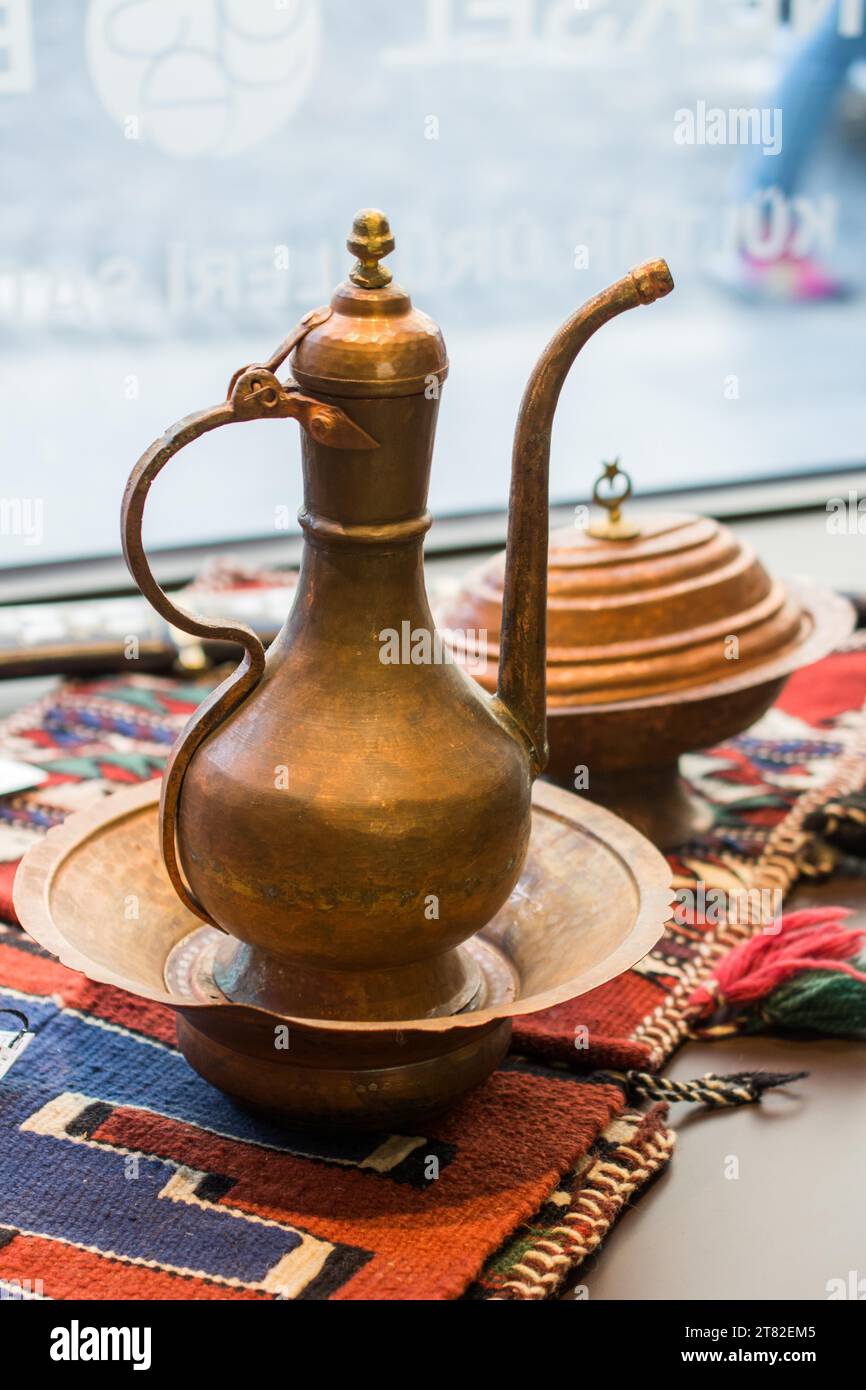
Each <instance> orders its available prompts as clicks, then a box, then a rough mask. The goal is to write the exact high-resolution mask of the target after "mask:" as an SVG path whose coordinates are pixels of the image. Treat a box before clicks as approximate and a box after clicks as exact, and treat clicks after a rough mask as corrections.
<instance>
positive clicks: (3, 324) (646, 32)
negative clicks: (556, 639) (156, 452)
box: [0, 0, 866, 564]
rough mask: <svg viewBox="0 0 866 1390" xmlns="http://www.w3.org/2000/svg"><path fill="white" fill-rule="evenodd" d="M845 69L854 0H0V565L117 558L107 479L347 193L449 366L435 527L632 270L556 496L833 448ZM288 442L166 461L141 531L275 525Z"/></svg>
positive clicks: (840, 394)
mask: <svg viewBox="0 0 866 1390" xmlns="http://www.w3.org/2000/svg"><path fill="white" fill-rule="evenodd" d="M864 60H866V40H864V4H863V0H830V3H820V2H819V0H801V2H800V3H795V0H791V3H790V4H788V3H784V2H783V0H767V2H766V3H757V2H756V3H748V0H401V3H399V4H396V3H394V2H393V0H364V3H363V4H360V5H355V4H347V3H346V0H0V142H2V143H0V171H2V187H3V213H2V221H0V397H2V399H0V422H2V424H0V429H2V450H3V484H2V493H3V496H2V516H0V523H2V524H0V532H2V534H0V555H2V560H3V562H4V563H6V564H21V563H25V562H34V563H37V562H41V561H44V560H48V559H54V558H59V557H66V556H72V555H97V554H107V553H113V552H115V551H116V550H117V549H118V520H117V514H118V507H119V500H120V495H121V493H122V489H123V484H124V482H125V479H126V476H127V474H128V472H129V470H130V468H131V466H132V464H133V463H134V462H135V459H136V458H137V456H138V455H139V454H140V453H141V452H142V451H143V450H144V448H145V447H146V446H147V445H148V444H149V443H150V441H151V440H152V439H153V438H154V437H155V436H157V435H158V434H159V433H160V432H161V431H162V430H163V429H164V428H165V427H166V426H167V425H168V424H169V423H170V422H171V421H173V420H174V419H176V418H178V417H180V416H183V415H185V414H187V413H189V412H191V411H195V410H199V409H203V408H204V407H206V406H209V405H212V404H215V403H216V402H217V401H219V400H220V399H221V398H222V397H223V395H224V393H225V390H226V386H227V384H228V381H229V379H230V377H231V375H232V373H233V372H234V370H235V369H236V368H237V367H240V366H242V365H244V364H246V363H249V362H254V361H259V360H262V359H264V358H266V357H267V356H268V355H269V354H270V353H271V351H272V350H273V348H274V347H275V346H276V345H277V343H278V342H279V341H280V340H281V339H282V338H283V337H284V336H285V335H286V333H287V332H288V331H289V329H290V328H291V327H292V325H293V324H294V323H295V322H296V321H297V319H298V318H299V317H300V316H301V314H302V313H304V312H305V311H306V310H308V309H310V308H312V307H314V306H316V305H319V304H321V303H323V302H326V301H327V299H328V297H329V295H330V293H331V290H332V289H333V287H334V285H335V284H336V283H337V282H338V281H339V280H341V279H342V278H343V277H344V276H345V274H346V272H347V270H348V268H349V265H350V257H349V253H348V252H347V251H346V250H345V240H346V236H347V234H348V232H349V229H350V226H351V221H352V217H353V214H354V213H355V211H356V210H357V209H358V208H359V207H364V206H377V207H381V208H383V209H384V210H385V211H386V212H387V213H388V215H389V217H390V219H391V222H392V225H393V228H394V232H395V235H396V237H397V251H396V253H395V255H394V256H393V257H392V263H393V268H394V270H395V274H396V277H397V278H398V279H399V280H400V281H401V282H402V283H404V284H405V285H406V286H407V287H408V288H409V289H410V291H411V292H412V294H413V297H414V299H415V301H416V303H417V304H418V305H419V306H420V307H421V308H423V309H425V310H427V311H428V312H429V313H431V314H432V315H433V316H434V317H435V318H436V319H437V320H438V321H439V322H440V324H441V325H442V328H443V331H444V333H445V337H446V341H447V343H448V347H449V351H450V355H451V361H452V374H451V378H450V379H449V382H448V384H447V386H446V388H445V390H444V393H443V405H442V414H441V428H440V435H439V441H438V446H437V453H436V458H435V462H434V472H433V485H432V494H431V503H432V507H433V509H434V513H435V514H437V515H440V516H442V515H447V514H454V513H467V512H473V511H481V510H491V509H501V508H503V507H504V506H505V503H506V499H507V493H508V476H509V469H510V455H511V436H512V433H513V428H514V421H515V417H516V413H517V409H518V405H519V401H520V396H521V393H522V390H523V386H524V384H525V381H526V378H527V375H528V373H529V371H530V369H531V367H532V364H533V362H534V361H535V359H536V357H537V355H538V353H539V352H540V351H541V349H542V348H543V346H544V345H545V343H546V341H547V340H548V338H549V337H550V336H551V334H552V332H553V331H554V330H555V329H556V327H557V326H558V324H559V323H560V322H561V321H562V320H563V319H564V318H565V317H566V316H567V315H568V314H569V313H570V312H571V311H572V310H573V309H574V308H576V307H578V306H579V304H580V303H582V302H583V301H584V300H585V299H586V298H588V297H589V296H590V295H591V294H593V293H595V292H596V291H598V290H599V289H601V288H603V287H604V286H605V285H606V284H608V283H609V282H610V281H612V280H614V279H617V278H619V276H620V275H622V274H623V273H624V272H625V271H626V270H627V269H628V268H629V267H630V266H631V265H633V264H634V263H636V262H638V261H640V260H643V259H647V258H649V257H655V256H664V257H666V258H667V259H668V261H669V262H670V265H671V268H672V270H673V273H674V278H675V280H676V282H677V289H676V293H675V294H674V295H673V296H671V297H670V298H669V299H667V300H665V301H664V302H663V303H661V304H659V305H656V306H653V308H652V309H649V310H643V311H641V312H639V313H637V314H634V315H629V316H628V317H627V318H624V319H622V320H621V321H619V322H618V323H617V324H615V325H612V326H611V327H609V328H607V329H606V330H605V332H604V333H603V334H602V335H600V336H599V337H598V339H596V340H594V341H593V342H592V343H591V345H590V346H589V347H588V348H587V351H586V353H585V356H584V358H583V359H582V360H581V361H580V363H579V364H578V366H577V368H576V370H575V372H574V375H573V379H572V380H571V381H570V382H569V384H568V386H567V389H566V391H565V394H564V397H563V402H562V406H561V409H560V414H559V416H558V420H557V428H556V435H555V441H554V456H553V470H552V495H553V497H554V499H555V500H563V501H564V500H570V499H573V498H577V497H581V496H586V495H587V493H588V492H589V490H590V488H591V485H592V481H593V479H594V476H595V474H596V473H597V471H598V468H599V464H600V462H601V460H602V459H607V458H610V457H613V456H615V455H621V456H622V458H623V461H624V465H625V466H626V467H627V468H628V469H629V471H630V472H631V473H632V475H633V477H634V480H635V484H636V486H637V488H638V489H640V490H642V491H643V492H649V491H653V490H656V489H660V488H670V487H676V486H679V485H693V484H695V483H699V482H708V483H711V482H721V481H724V482H729V481H732V480H738V479H755V478H771V477H774V476H779V475H786V474H791V473H795V472H798V471H801V470H808V469H815V468H822V467H828V466H831V465H839V464H850V463H855V462H858V461H860V460H861V459H862V452H863V399H864V371H866V368H864V361H866V354H864V351H863V343H864V326H866V308H864V300H863V298H862V296H861V295H860V294H859V293H858V292H859V291H860V290H861V289H862V279H863V237H862V229H863V222H864V205H866V179H864V162H863V161H864V148H866V77H864V73H866V61H864ZM298 452H299V450H298V441H297V426H296V425H294V424H292V423H290V422H280V423H270V424H257V425H254V426H245V427H244V428H243V429H242V430H231V431H221V432H218V434H217V435H214V436H213V437H210V438H208V439H206V440H204V441H202V442H200V443H198V444H196V445H195V446H194V447H193V448H192V450H190V451H188V454H186V453H185V454H184V455H183V456H182V457H181V458H180V459H179V460H177V461H176V462H174V463H173V464H172V465H171V467H170V468H169V469H168V470H167V472H166V475H165V476H164V478H162V479H160V482H159V484H158V485H157V487H156V488H155V490H154V494H153V498H152V501H151V503H150V504H149V510H148V518H147V533H146V534H147V539H148V542H149V544H150V545H152V546H169V545H176V544H180V543H185V542H192V541H204V540H223V539H231V538H246V537H252V536H264V535H268V534H273V533H274V531H275V529H277V530H279V529H280V528H281V527H285V525H286V517H287V516H291V517H292V518H293V517H294V514H295V512H296V510H297V507H298V505H299V504H300V478H299V469H298ZM291 524H292V525H294V522H293V521H292V523H291Z"/></svg>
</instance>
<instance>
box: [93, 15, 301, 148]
mask: <svg viewBox="0 0 866 1390" xmlns="http://www.w3.org/2000/svg"><path fill="white" fill-rule="evenodd" d="M320 42H321V23H320V15H319V3H318V0H91V4H90V9H89V11H88V14H87V30H86V49H87V62H88V66H89V68H90V73H91V76H92V78H93V83H94V86H95V87H96V90H97V92H98V93H99V96H100V98H101V100H102V102H103V104H104V105H105V107H106V109H107V110H108V111H109V113H110V114H111V115H112V116H113V118H114V119H115V120H116V121H117V122H118V124H119V125H121V126H123V127H124V129H125V131H126V133H127V135H129V136H130V137H131V138H138V137H140V138H141V139H142V140H148V141H150V142H151V143H152V144H154V145H157V146H159V148H160V149H161V150H164V151H165V152H166V153H167V154H171V155H175V156H177V157H179V158H185V159H191V158H194V157H196V156H200V155H217V156H224V155H234V154H239V153H241V151H243V150H248V149H251V148H252V147H253V146H254V145H257V144H259V143H260V142H261V141H262V140H265V139H267V137H268V136H270V135H273V134H274V132H275V131H277V130H280V129H281V128H282V127H283V126H284V125H285V124H286V123H287V121H288V120H289V119H290V117H291V116H292V115H293V113H294V112H295V110H296V109H297V107H298V106H299V105H300V103H301V102H302V101H303V99H304V97H305V96H306V93H307V91H308V89H309V86H310V83H311V82H312V79H313V76H314V74H315V71H316V67H317V65H318V59H319V50H320Z"/></svg>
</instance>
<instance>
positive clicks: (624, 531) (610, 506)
mask: <svg viewBox="0 0 866 1390" xmlns="http://www.w3.org/2000/svg"><path fill="white" fill-rule="evenodd" d="M620 462H621V460H620V459H614V460H613V462H612V463H605V464H603V465H602V472H601V476H600V477H599V479H598V481H597V482H596V485H595V489H594V491H593V494H592V500H593V501H594V502H595V503H596V505H597V506H599V507H603V508H604V510H605V511H606V512H607V516H606V517H605V518H604V520H603V521H594V522H593V523H592V525H591V526H590V528H589V534H590V535H591V536H593V537H594V538H595V539H596V540H598V541H631V540H634V538H635V536H639V535H640V527H639V526H634V525H633V524H632V523H631V522H630V521H623V518H622V509H623V507H624V506H625V503H626V502H627V501H628V500H629V498H630V497H631V496H632V494H633V492H634V488H633V487H632V481H631V478H630V477H629V475H628V473H626V472H625V470H624V469H623V468H621V467H620ZM620 478H621V479H622V481H623V484H624V486H623V488H622V490H621V491H620V492H617V491H616V486H617V479H620ZM605 484H607V486H608V488H609V493H608V495H607V496H603V493H602V489H603V488H604V486H605Z"/></svg>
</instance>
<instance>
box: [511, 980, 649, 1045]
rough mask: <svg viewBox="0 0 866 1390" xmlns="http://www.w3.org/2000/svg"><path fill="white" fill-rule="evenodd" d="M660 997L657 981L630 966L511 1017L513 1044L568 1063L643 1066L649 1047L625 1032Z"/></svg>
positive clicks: (643, 1015) (628, 1031) (647, 1012)
mask: <svg viewBox="0 0 866 1390" xmlns="http://www.w3.org/2000/svg"><path fill="white" fill-rule="evenodd" d="M664 998H665V990H664V989H663V988H661V986H659V985H657V984H654V983H653V981H652V980H649V979H646V978H645V977H644V976H643V975H636V974H635V973H634V971H630V972H629V973H628V974H627V975H621V976H620V977H619V979H617V980H610V981H609V982H608V984H606V985H600V986H599V988H598V989H593V990H590V992H589V994H584V995H583V996H582V997H581V998H579V999H571V1000H569V1001H568V1003H566V1004H557V1005H556V1006H555V1007H554V1008H552V1009H545V1010H544V1011H543V1013H539V1014H527V1015H526V1016H524V1017H523V1018H516V1019H515V1020H514V1041H513V1043H512V1049H513V1050H514V1051H515V1052H525V1053H527V1054H528V1055H530V1056H533V1057H535V1056H537V1057H542V1058H544V1059H545V1060H547V1061H555V1062H565V1063H566V1064H567V1065H568V1066H570V1067H578V1068H580V1067H583V1066H592V1067H616V1068H622V1067H625V1068H628V1067H644V1066H646V1065H647V1064H648V1062H649V1059H650V1055H651V1052H652V1049H651V1048H650V1047H649V1045H648V1044H646V1043H634V1042H632V1041H631V1040H630V1037H629V1034H630V1033H632V1032H633V1031H634V1029H635V1028H636V1027H637V1026H638V1024H639V1023H640V1022H641V1020H642V1019H644V1018H646V1016H647V1014H649V1013H652V1011H653V1009H655V1008H657V1007H658V1005H659V1004H660V1003H661V1002H662V1000H663V999H664ZM583 1029H585V1030H586V1033H583V1032H581V1031H580V1030H583ZM577 1044H580V1046H577Z"/></svg>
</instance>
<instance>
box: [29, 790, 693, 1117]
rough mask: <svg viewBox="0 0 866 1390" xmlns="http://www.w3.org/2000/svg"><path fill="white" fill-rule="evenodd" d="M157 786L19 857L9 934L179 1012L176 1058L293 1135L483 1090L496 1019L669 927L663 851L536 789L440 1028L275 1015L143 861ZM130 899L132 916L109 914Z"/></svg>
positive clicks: (568, 995)
mask: <svg viewBox="0 0 866 1390" xmlns="http://www.w3.org/2000/svg"><path fill="white" fill-rule="evenodd" d="M158 801H159V784H158V783H154V782H148V783H145V784H144V785H143V786H140V787H135V788H132V789H131V790H127V791H122V792H117V793H115V794H114V795H112V796H110V797H107V798H106V799H105V800H104V801H101V802H100V803H99V805H97V806H96V807H94V808H93V809H91V810H86V811H81V812H79V813H78V814H76V815H74V816H71V817H70V818H69V819H68V820H67V821H65V822H64V824H63V825H61V826H58V827H57V828H56V829H54V830H52V831H50V832H49V833H48V835H47V836H46V837H45V839H44V840H43V841H41V842H40V843H39V844H38V845H36V846H34V848H33V849H31V850H30V851H28V853H27V854H26V855H25V857H24V860H23V861H22V864H21V867H20V869H19V871H18V874H17V876H16V880H15V908H16V911H17V913H18V917H19V920H20V922H21V924H22V926H23V927H24V928H25V930H27V931H28V932H29V933H30V935H31V936H33V937H34V938H35V939H36V941H38V942H39V944H40V945H41V946H43V947H44V948H45V950H47V951H50V952H51V954H52V955H54V956H56V957H57V958H58V959H59V960H60V961H62V962H63V964H64V965H68V966H70V967H71V968H72V969H73V970H81V971H83V972H84V973H85V974H86V975H87V976H88V978H90V979H92V980H96V981H99V982H100V983H103V984H109V985H116V986H118V987H119V988H120V989H124V990H127V991H128V992H129V993H131V994H133V995H136V996H138V997H139V998H142V999H147V1000H151V1001H154V1002H157V1003H160V1004H165V1005H167V1006H168V1007H170V1008H172V1009H173V1010H174V1011H175V1013H176V1015H177V1035H178V1042H179V1044H180V1048H181V1051H182V1052H183V1054H184V1056H185V1057H186V1058H187V1061H189V1062H190V1064H191V1065H192V1066H193V1067H194V1068H195V1069H196V1070H197V1071H198V1072H200V1074H201V1075H202V1076H203V1077H205V1079H206V1080H208V1081H210V1082H212V1083H213V1084H214V1085H215V1086H218V1087H219V1088H220V1089H221V1090H223V1091H226V1092H227V1093H228V1094H230V1095H233V1096H235V1097H236V1098H237V1099H238V1100H241V1101H243V1102H245V1103H246V1104H247V1105H250V1106H252V1107H254V1108H259V1109H264V1110H267V1111H268V1112H271V1113H274V1114H276V1115H278V1116H280V1117H281V1118H283V1119H285V1120H289V1121H290V1122H291V1123H292V1124H295V1125H307V1126H311V1127H313V1128H324V1129H334V1128H362V1129H387V1130H393V1129H394V1127H395V1126H405V1125H411V1124H415V1123H416V1122H417V1121H419V1119H420V1117H422V1116H424V1115H426V1114H429V1113H431V1112H434V1111H437V1110H441V1109H442V1108H444V1107H446V1106H448V1105H450V1104H451V1103H453V1102H454V1101H456V1100H457V1099H459V1098H460V1096H462V1095H463V1094H464V1093H465V1092H466V1091H468V1090H469V1089H471V1088H472V1087H473V1086H476V1085H478V1084H479V1083H480V1082H481V1081H483V1080H484V1079H485V1078H486V1077H487V1076H488V1075H489V1074H490V1072H491V1071H493V1069H494V1067H496V1066H497V1065H498V1063H499V1062H500V1061H501V1059H502V1057H503V1056H504V1054H505V1052H506V1051H507V1049H508V1044H509V1041H510V1038H511V1019H512V1017H514V1016H515V1015H517V1014H526V1013H533V1012H535V1011H537V1010H539V1009H546V1008H549V1007H550V1006H551V1005H553V1004H559V1003H562V1002H564V1001H565V1000H567V999H572V998H574V997H575V996H576V995H579V994H583V993H585V992H586V991H587V990H590V989H594V988H595V987H596V986H597V985H600V984H603V983H604V982H605V981H606V980H610V979H612V978H613V977H614V976H615V975H618V974H621V973H622V972H623V971H625V970H628V969H629V968H630V967H631V966H633V965H635V964H636V963H637V961H639V960H641V959H642V958H643V957H644V956H645V955H646V954H647V952H648V951H650V950H651V949H652V947H653V946H654V945H655V943H656V941H657V940H658V939H659V937H660V936H661V934H662V931H663V930H664V924H665V922H666V921H667V920H668V917H669V916H670V902H671V897H672V890H671V875H670V870H669V868H668V866H667V864H666V863H665V862H664V860H663V859H662V857H661V855H660V854H659V853H658V852H657V851H656V850H655V849H653V847H652V845H648V844H647V843H646V841H645V840H643V839H642V838H641V837H640V836H639V835H638V834H637V833H636V832H635V831H634V830H633V829H632V828H631V826H628V825H625V824H624V823H623V822H622V821H620V820H617V819H616V817H615V816H612V815H610V814H609V812H607V811H603V810H601V809H599V807H597V806H593V805H591V804H590V803H589V802H586V801H581V800H579V799H578V798H577V797H574V796H569V795H566V793H564V792H562V791H559V790H558V789H557V788H555V787H551V786H545V785H543V784H541V783H537V784H536V787H535V789H534V792H533V813H532V838H531V842H530V848H529V854H528V856H527V860H526V864H525V866H524V870H523V873H522V874H521V877H520V881H519V883H518V885H517V887H516V888H515V890H514V892H513V893H512V895H511V897H510V899H509V900H508V902H507V903H506V904H505V906H504V907H503V908H502V909H501V911H500V912H499V913H498V914H497V915H496V917H494V919H493V921H492V922H490V923H489V924H488V925H487V926H486V927H485V928H484V930H483V931H482V932H479V933H478V935H477V936H475V937H473V938H472V940H471V941H470V942H468V943H467V944H466V947H465V949H467V950H468V951H469V952H470V954H471V956H472V958H473V959H474V961H475V962H476V963H477V965H478V968H479V973H480V977H481V985H480V989H479V991H478V994H477V996H476V997H475V998H474V999H473V1000H472V1001H471V1002H470V1003H469V1005H468V1006H467V1007H466V1008H464V1009H463V1010H461V1011H460V1012H459V1013H455V1014H452V1015H450V1016H437V1017H421V1018H409V1019H403V1020H386V1021H382V1022H369V1021H364V1022H360V1021H357V1022H356V1021H352V1020H349V1019H334V1018H294V1017H291V1018H290V1017H287V1016H285V1015H282V1014H280V1013H278V1012H276V1011H275V1010H273V1009H268V1008H264V1007H262V1006H256V1005H252V1004H248V1003H239V1002H236V1001H235V1000H233V999H232V998H229V997H227V996H226V995H225V994H224V993H223V991H222V990H221V988H220V986H219V984H218V983H217V976H218V974H219V971H218V969H216V968H215V966H216V963H217V961H218V957H219V954H220V951H221V950H223V949H225V948H226V947H229V948H230V947H231V946H232V945H233V944H234V943H233V938H232V937H229V936H226V935H224V934H223V933H221V932H219V931H217V930H215V929H214V928H210V927H202V925H201V923H200V922H199V920H198V919H197V918H196V917H194V916H193V914H192V913H191V912H189V911H188V910H187V909H186V908H185V907H184V906H183V905H182V904H181V903H180V902H179V901H178V899H177V896H176V895H175V892H174V889H173V888H172V886H171V883H170V882H169V878H168V874H167V873H166V870H165V867H164V865H163V861H162V857H161V855H160V853H159V833H158V832H159V826H158ZM130 896H132V897H133V898H134V900H135V901H136V902H137V904H138V915H137V916H136V917H135V918H134V920H130V919H128V917H127V915H126V913H125V912H124V910H123V907H124V904H125V903H127V902H129V900H130Z"/></svg>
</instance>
